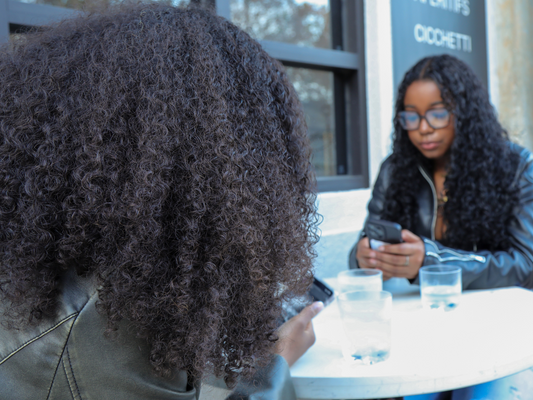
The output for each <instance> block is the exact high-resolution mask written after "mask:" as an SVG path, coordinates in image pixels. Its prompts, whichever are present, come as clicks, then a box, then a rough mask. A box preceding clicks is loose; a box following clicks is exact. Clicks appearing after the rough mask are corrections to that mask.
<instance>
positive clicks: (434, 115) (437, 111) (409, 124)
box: [397, 108, 450, 131]
mask: <svg viewBox="0 0 533 400" xmlns="http://www.w3.org/2000/svg"><path fill="white" fill-rule="evenodd" d="M397 118H398V121H399V122H400V125H401V126H402V128H403V129H405V130H407V131H414V130H416V129H418V128H419V127H420V121H422V118H424V119H425V120H426V122H427V123H428V125H429V126H431V127H432V128H433V129H442V128H446V127H447V126H448V124H449V123H450V112H449V111H448V110H447V109H446V108H433V109H431V110H427V111H426V113H425V114H424V115H420V114H419V113H417V112H416V111H400V112H399V113H398V116H397Z"/></svg>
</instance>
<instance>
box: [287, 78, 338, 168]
mask: <svg viewBox="0 0 533 400" xmlns="http://www.w3.org/2000/svg"><path fill="white" fill-rule="evenodd" d="M286 70H287V73H288V74H289V78H290V80H291V81H292V84H293V85H294V88H295V89H296V91H297V92H298V97H299V98H300V101H301V102H302V105H303V108H304V112H305V120H306V122H307V127H308V131H309V136H310V138H311V147H312V148H313V165H314V167H315V171H316V175H317V176H334V175H336V174H337V171H336V170H337V154H336V151H335V115H334V109H333V73H332V72H327V71H316V70H311V69H305V68H293V67H286Z"/></svg>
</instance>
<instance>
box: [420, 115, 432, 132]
mask: <svg viewBox="0 0 533 400" xmlns="http://www.w3.org/2000/svg"><path fill="white" fill-rule="evenodd" d="M418 130H419V131H420V133H431V132H433V128H432V127H431V126H429V124H428V122H427V121H426V119H425V118H420V126H419V127H418Z"/></svg>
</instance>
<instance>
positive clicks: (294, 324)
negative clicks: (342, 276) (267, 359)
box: [276, 301, 324, 367]
mask: <svg viewBox="0 0 533 400" xmlns="http://www.w3.org/2000/svg"><path fill="white" fill-rule="evenodd" d="M323 308H324V303H322V302H321V301H317V302H314V303H313V304H310V305H308V306H307V307H305V308H304V309H303V310H302V311H300V313H299V314H298V315H296V316H294V317H292V318H291V319H289V320H288V321H287V322H285V323H284V324H283V325H281V326H280V327H279V329H278V335H279V342H278V345H277V349H276V353H278V354H279V355H280V356H282V357H283V358H284V359H285V360H286V361H287V364H289V367H290V366H292V364H294V363H295V362H296V360H298V359H299V358H300V357H301V356H302V355H303V354H304V353H305V352H306V351H307V350H308V349H309V347H311V346H312V345H313V344H314V343H315V331H314V330H313V323H312V322H311V320H312V319H313V318H314V317H315V316H316V315H317V314H318V313H319V312H320V311H322V309H323Z"/></svg>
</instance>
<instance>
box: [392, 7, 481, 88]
mask: <svg viewBox="0 0 533 400" xmlns="http://www.w3.org/2000/svg"><path fill="white" fill-rule="evenodd" d="M391 13H392V15H391V17H392V54H393V70H394V88H395V89H396V88H397V87H398V85H399V84H400V82H401V81H402V79H403V76H404V74H405V72H407V70H408V69H409V68H411V67H412V66H413V65H414V64H415V63H416V62H417V61H418V60H420V59H421V58H423V57H427V56H431V55H437V54H443V53H448V54H451V55H453V56H455V57H457V58H460V59H461V60H463V61H465V62H466V63H468V64H469V65H470V66H471V67H472V68H473V69H474V71H475V72H476V74H477V75H478V77H479V78H480V79H481V81H482V82H483V83H484V84H485V86H487V84H488V81H487V76H488V71H487V39H486V29H485V1H484V0H391Z"/></svg>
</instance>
